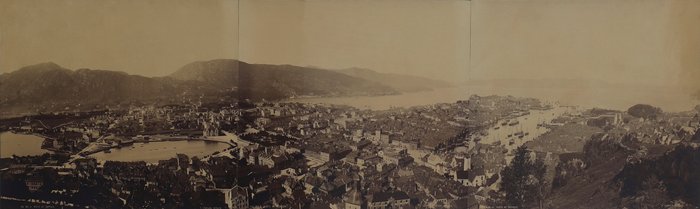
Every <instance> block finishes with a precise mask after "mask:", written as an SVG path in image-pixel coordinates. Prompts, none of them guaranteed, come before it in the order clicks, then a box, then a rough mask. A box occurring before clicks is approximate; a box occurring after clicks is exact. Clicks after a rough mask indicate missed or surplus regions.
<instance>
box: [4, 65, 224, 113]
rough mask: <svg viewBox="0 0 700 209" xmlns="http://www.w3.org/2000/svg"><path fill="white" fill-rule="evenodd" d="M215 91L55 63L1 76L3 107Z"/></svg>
mask: <svg viewBox="0 0 700 209" xmlns="http://www.w3.org/2000/svg"><path fill="white" fill-rule="evenodd" d="M215 91H216V89H213V88H207V86H202V85H198V83H196V82H181V81H176V80H174V79H171V78H148V77H143V76H137V75H129V74H126V73H123V72H115V71H106V70H91V69H79V70H75V71H73V70H68V69H65V68H63V67H61V66H59V65H57V64H54V63H42V64H37V65H31V66H27V67H24V68H21V69H19V70H17V71H14V72H11V73H5V74H2V75H0V106H1V107H3V108H6V109H5V110H8V109H11V110H26V111H31V110H42V109H44V110H46V111H53V110H56V109H57V108H59V109H60V108H62V106H66V107H68V106H67V105H69V106H73V107H75V106H89V105H95V104H98V105H110V104H119V103H125V102H132V101H149V100H159V99H166V100H172V99H175V98H177V97H179V96H186V95H194V94H199V93H211V92H215Z"/></svg>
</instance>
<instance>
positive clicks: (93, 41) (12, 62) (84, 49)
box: [0, 0, 238, 76]
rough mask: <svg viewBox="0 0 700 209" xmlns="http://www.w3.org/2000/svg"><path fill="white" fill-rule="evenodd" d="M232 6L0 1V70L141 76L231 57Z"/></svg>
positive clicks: (171, 1) (170, 1)
mask: <svg viewBox="0 0 700 209" xmlns="http://www.w3.org/2000/svg"><path fill="white" fill-rule="evenodd" d="M236 25H237V2H236V1H231V0H206V1H191V0H100V1H96V0H0V72H9V71H14V70H17V69H19V68H20V67H22V66H27V65H32V64H37V63H42V62H48V61H51V62H55V63H57V64H59V65H61V66H63V67H67V68H70V69H77V68H93V69H106V70H118V71H125V72H127V73H130V74H139V75H146V76H163V75H168V74H170V73H172V72H174V71H175V70H177V69H179V68H180V67H182V66H183V65H185V64H187V63H190V62H193V61H198V60H210V59H217V58H236V57H237V54H236V50H237V48H238V47H237V44H236V40H237V31H236V29H237V27H236Z"/></svg>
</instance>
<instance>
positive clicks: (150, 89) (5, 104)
mask: <svg viewBox="0 0 700 209" xmlns="http://www.w3.org/2000/svg"><path fill="white" fill-rule="evenodd" d="M447 86H448V85H445V83H444V82H439V81H435V80H430V79H426V78H420V77H415V76H405V75H397V74H383V73H378V72H374V71H372V70H367V69H359V68H353V69H346V70H327V69H321V68H316V67H299V66H293V65H269V64H250V63H246V62H243V61H238V60H232V59H218V60H210V61H198V62H193V63H190V64H187V65H185V66H183V67H182V68H180V69H179V70H177V71H175V72H174V73H172V74H171V75H168V76H164V77H144V76H139V75H129V74H127V73H124V72H118V71H108V70H96V69H77V70H70V69H66V68H64V67H61V66H60V65H58V64H55V63H50V62H49V63H41V64H36V65H31V66H26V67H23V68H21V69H19V70H17V71H14V72H9V73H3V74H0V109H2V111H0V112H2V113H3V114H15V115H16V114H20V113H21V114H33V113H37V112H46V111H60V110H71V109H76V108H77V109H90V108H93V109H94V108H101V107H104V106H112V105H120V104H133V103H181V102H183V101H187V100H195V99H199V100H201V99H202V98H214V99H217V98H218V99H221V98H226V97H232V98H236V99H252V100H262V99H266V100H277V99H286V98H293V97H303V96H318V97H322V96H359V95H388V94H400V93H401V92H412V91H420V90H430V89H433V88H440V87H447Z"/></svg>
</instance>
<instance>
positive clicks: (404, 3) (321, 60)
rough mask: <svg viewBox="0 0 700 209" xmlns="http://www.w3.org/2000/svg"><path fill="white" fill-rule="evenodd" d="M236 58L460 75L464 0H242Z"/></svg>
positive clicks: (465, 48) (465, 44) (464, 61)
mask: <svg viewBox="0 0 700 209" xmlns="http://www.w3.org/2000/svg"><path fill="white" fill-rule="evenodd" d="M240 9H241V10H240V11H241V16H240V22H241V23H240V24H241V28H240V38H241V39H240V40H241V42H240V43H241V47H240V58H241V59H242V60H244V61H249V62H253V63H274V64H294V65H301V66H317V67H323V68H331V69H341V68H350V67H363V68H370V69H374V70H376V71H380V72H391V73H401V74H411V75H419V76H425V77H432V78H438V79H444V80H452V81H454V80H464V79H466V75H467V71H468V64H469V62H468V57H469V2H467V1H463V0H429V1H425V0H351V1H329V0H306V1H301V0H288V1H278V0H242V1H241V3H240Z"/></svg>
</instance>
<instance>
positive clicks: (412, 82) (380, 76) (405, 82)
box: [338, 67, 452, 92]
mask: <svg viewBox="0 0 700 209" xmlns="http://www.w3.org/2000/svg"><path fill="white" fill-rule="evenodd" d="M338 72H341V73H343V74H346V75H350V76H354V77H358V78H362V79H366V80H370V81H374V82H377V83H381V84H384V85H387V86H389V87H391V88H394V89H396V90H398V91H402V92H415V91H428V90H433V89H436V88H445V87H451V86H452V85H450V84H449V83H448V82H445V81H440V80H434V79H429V78H424V77H420V76H413V75H402V74H394V73H381V72H377V71H375V70H372V69H367V68H360V67H352V68H346V69H341V70H338Z"/></svg>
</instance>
